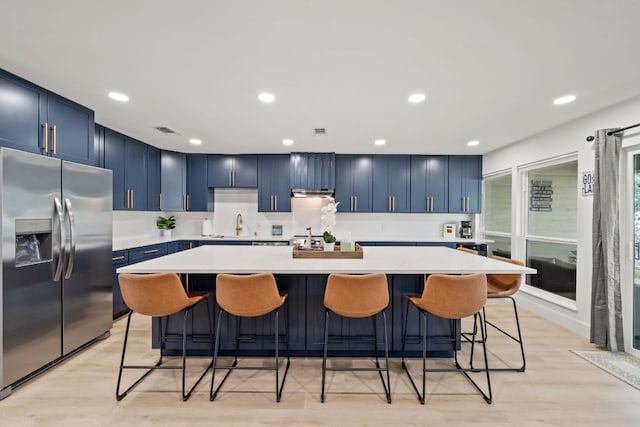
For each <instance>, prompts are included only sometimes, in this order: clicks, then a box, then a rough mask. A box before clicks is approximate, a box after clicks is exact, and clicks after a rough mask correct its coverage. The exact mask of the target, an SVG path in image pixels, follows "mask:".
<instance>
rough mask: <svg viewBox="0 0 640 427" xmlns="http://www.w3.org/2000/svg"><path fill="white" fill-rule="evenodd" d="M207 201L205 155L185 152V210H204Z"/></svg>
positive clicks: (205, 209)
mask: <svg viewBox="0 0 640 427" xmlns="http://www.w3.org/2000/svg"><path fill="white" fill-rule="evenodd" d="M208 202H209V188H208V187H207V155H206V154H187V202H186V206H187V210H188V211H198V212H206V211H207V204H208Z"/></svg>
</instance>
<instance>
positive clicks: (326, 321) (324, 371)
mask: <svg viewBox="0 0 640 427" xmlns="http://www.w3.org/2000/svg"><path fill="white" fill-rule="evenodd" d="M328 343H329V310H325V311H324V348H323V355H322V393H321V395H320V402H322V403H324V385H325V379H326V376H327V345H328Z"/></svg>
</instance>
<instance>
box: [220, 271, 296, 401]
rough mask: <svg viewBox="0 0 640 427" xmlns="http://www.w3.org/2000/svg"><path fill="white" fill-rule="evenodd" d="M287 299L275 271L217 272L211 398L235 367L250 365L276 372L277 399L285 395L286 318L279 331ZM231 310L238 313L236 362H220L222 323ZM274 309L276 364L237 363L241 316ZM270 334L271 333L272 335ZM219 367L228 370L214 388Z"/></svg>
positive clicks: (252, 315)
mask: <svg viewBox="0 0 640 427" xmlns="http://www.w3.org/2000/svg"><path fill="white" fill-rule="evenodd" d="M286 300H287V295H286V294H284V295H281V294H280V292H279V291H278V285H277V284H276V279H275V278H274V277H273V274H270V273H261V274H249V275H246V276H239V275H232V274H218V276H217V277H216V302H217V303H218V306H219V307H220V312H219V314H218V324H217V327H216V337H215V349H214V352H213V375H212V377H211V390H210V394H209V399H210V400H212V401H213V400H215V398H216V396H217V395H218V392H219V391H220V389H221V388H222V385H223V384H224V383H225V381H226V380H227V378H228V377H229V375H230V374H231V372H233V370H235V369H243V370H245V369H249V370H261V371H264V370H267V371H275V373H276V402H280V398H281V397H282V389H283V388H284V382H285V380H286V379H287V373H288V372H289V365H290V359H289V337H288V328H287V324H286V318H285V322H284V323H285V333H284V334H280V329H279V317H280V308H281V307H282V306H284V304H285V302H286ZM224 313H228V314H229V315H232V316H235V317H236V319H237V320H238V321H237V323H236V324H237V328H236V338H235V342H236V346H235V357H234V359H233V363H232V364H231V365H227V366H218V354H219V353H220V330H221V328H220V327H221V324H222V315H223V314H224ZM271 313H274V318H275V325H274V326H275V329H274V334H273V339H274V342H275V365H274V366H266V367H265V366H238V351H239V346H240V339H239V333H240V322H239V319H240V318H243V317H258V316H265V315H267V314H271ZM268 337H271V335H269V336H268ZM256 338H266V337H263V336H257V337H256ZM281 338H282V339H283V340H284V343H285V344H286V351H287V364H286V367H285V371H284V375H283V377H282V382H281V383H280V382H279V375H280V354H279V347H278V343H279V341H280V339H281ZM218 369H226V370H227V373H226V375H225V376H224V377H223V378H222V381H221V382H220V384H219V385H218V387H217V388H216V389H215V391H214V390H213V385H214V382H215V379H216V371H217V370H218Z"/></svg>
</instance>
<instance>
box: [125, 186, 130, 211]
mask: <svg viewBox="0 0 640 427" xmlns="http://www.w3.org/2000/svg"><path fill="white" fill-rule="evenodd" d="M130 202H131V197H130V196H129V190H127V202H126V203H125V207H126V208H127V209H129V203H130Z"/></svg>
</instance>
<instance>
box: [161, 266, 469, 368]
mask: <svg viewBox="0 0 640 427" xmlns="http://www.w3.org/2000/svg"><path fill="white" fill-rule="evenodd" d="M275 277H276V282H277V283H278V288H279V289H280V292H283V293H285V292H286V293H287V294H288V296H289V297H288V298H289V301H288V305H287V308H286V310H285V311H284V313H283V314H284V316H285V319H286V325H287V328H288V331H289V349H290V354H291V356H294V357H321V356H322V348H323V340H324V313H325V309H324V305H323V298H324V289H325V284H326V282H327V275H326V274H311V275H299V274H276V275H275ZM215 281H216V275H215V274H188V275H183V283H184V284H185V286H186V287H187V290H188V291H189V292H209V293H211V295H212V298H210V300H209V304H210V305H211V307H210V310H211V313H213V316H212V317H213V318H209V317H208V316H207V309H206V307H204V306H202V307H196V308H195V309H194V312H193V320H192V321H191V323H190V324H189V325H188V328H189V331H188V332H189V334H190V336H191V337H192V339H190V340H189V342H188V344H187V346H188V347H187V350H188V354H189V355H192V356H210V355H211V341H210V339H209V337H208V336H207V331H208V330H209V327H208V325H207V322H210V323H211V324H212V326H213V327H214V328H215V327H216V326H217V325H213V322H214V320H213V319H215V318H217V313H218V309H217V307H216V306H215ZM387 281H388V286H389V295H390V304H389V307H387V309H386V313H387V329H388V331H389V332H388V333H389V337H388V340H389V343H390V351H389V354H390V356H391V357H399V356H400V352H401V350H402V334H403V330H402V328H403V327H404V316H405V313H406V304H407V299H406V295H418V294H421V293H422V288H423V276H422V275H411V274H406V275H405V274H393V275H387ZM409 316H410V318H409V321H408V325H409V326H408V329H409V339H408V342H407V355H408V356H409V357H417V356H421V354H422V353H421V352H422V343H421V341H420V338H419V337H420V336H421V330H420V328H421V325H420V322H419V319H418V315H417V312H415V311H413V310H411V311H409ZM159 321H160V320H159V319H157V318H156V319H154V320H153V330H152V334H153V347H154V348H159V345H160V337H159V328H158V325H159V323H158V322H159ZM428 324H429V326H428V327H429V331H428V333H427V335H428V337H430V338H436V337H445V338H451V337H455V338H457V340H456V342H457V347H458V348H459V346H460V324H459V323H458V322H453V323H452V322H451V321H450V320H448V319H443V318H440V317H436V316H431V318H430V319H429V322H428ZM330 325H331V326H330V330H329V335H330V342H331V347H330V348H331V350H330V355H331V356H332V357H340V356H349V357H359V356H366V355H370V354H371V344H370V343H361V342H357V341H354V340H349V339H344V338H345V337H358V336H364V335H368V334H370V331H371V330H372V320H371V319H369V318H367V319H347V318H342V317H340V316H334V317H332V319H331V323H330ZM380 326H381V325H380ZM222 328H223V329H222V334H221V339H220V345H221V354H222V355H233V352H234V351H235V345H236V343H235V337H236V330H237V328H238V324H237V323H236V322H235V321H233V320H232V321H229V319H227V318H225V316H223V320H222ZM239 328H240V338H239V342H240V349H239V352H240V355H242V356H272V355H273V347H274V345H273V341H269V340H262V339H260V336H262V335H267V334H273V319H272V318H271V317H268V316H267V317H259V318H248V319H246V318H245V319H242V321H241V322H240V323H239ZM180 329H181V322H180V320H179V319H178V318H170V319H169V324H168V329H167V330H168V331H169V333H177V332H179V330H180ZM214 330H215V329H214ZM382 330H383V328H381V327H379V328H378V333H379V334H381V333H382ZM378 342H379V349H378V350H379V351H380V354H382V352H383V348H382V342H383V340H382V336H380V337H379V340H378ZM165 349H166V351H165V354H167V355H178V354H180V353H181V347H180V343H179V342H176V341H172V340H169V341H168V342H167V343H166V347H165ZM428 355H429V357H452V356H453V349H452V348H451V345H450V344H442V343H433V344H431V343H430V344H429V352H428Z"/></svg>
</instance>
